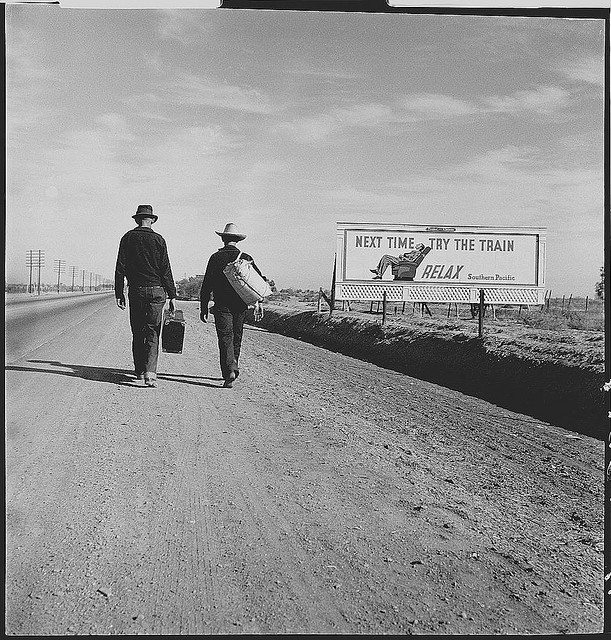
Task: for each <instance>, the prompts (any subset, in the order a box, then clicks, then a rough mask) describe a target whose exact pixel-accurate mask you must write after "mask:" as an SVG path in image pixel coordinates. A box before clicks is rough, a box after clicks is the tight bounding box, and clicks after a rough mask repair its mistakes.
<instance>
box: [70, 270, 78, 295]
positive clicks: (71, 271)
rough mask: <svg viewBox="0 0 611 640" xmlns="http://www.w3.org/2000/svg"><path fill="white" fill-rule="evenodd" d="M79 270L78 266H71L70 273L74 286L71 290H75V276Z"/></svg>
mask: <svg viewBox="0 0 611 640" xmlns="http://www.w3.org/2000/svg"><path fill="white" fill-rule="evenodd" d="M77 272H78V267H70V274H71V275H72V287H71V289H70V291H74V276H75V275H76V274H77Z"/></svg>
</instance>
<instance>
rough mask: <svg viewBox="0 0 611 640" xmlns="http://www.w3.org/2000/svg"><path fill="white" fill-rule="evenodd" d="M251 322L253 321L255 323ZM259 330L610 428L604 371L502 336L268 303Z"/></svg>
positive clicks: (534, 411) (555, 419) (543, 416)
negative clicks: (406, 324)
mask: <svg viewBox="0 0 611 640" xmlns="http://www.w3.org/2000/svg"><path fill="white" fill-rule="evenodd" d="M247 322H251V323H252V324H255V323H254V322H252V321H247ZM256 326H260V327H263V328H265V329H267V330H268V331H272V332H274V333H279V334H282V335H286V336H290V337H293V338H298V339H299V340H303V341H306V342H309V343H311V344H314V345H317V346H319V347H323V348H325V349H329V350H331V351H335V352H338V353H343V354H344V355H348V356H351V357H353V358H358V359H360V360H365V361H368V362H371V363H373V364H376V365H378V366H381V367H384V368H387V369H392V370H394V371H398V372H401V373H405V374H407V375H410V376H412V377H415V378H419V379H422V380H427V381H429V382H433V383H435V384H440V385H443V386H446V387H449V388H452V389H456V390H457V391H460V392H462V393H466V394H468V395H472V396H474V397H478V398H481V399H484V400H487V401H488V402H492V403H494V404H497V405H499V406H502V407H505V408H507V409H510V410H511V411H516V412H518V413H524V414H527V415H530V416H532V417H535V418H538V419H540V420H544V421H546V422H550V423H553V424H555V425H558V426H561V427H564V428H566V429H569V430H571V431H576V432H579V433H581V434H584V435H588V436H591V437H594V438H597V439H604V437H605V429H606V423H607V409H606V406H605V405H606V397H605V396H606V394H605V393H604V392H602V391H601V387H602V385H603V384H604V382H605V380H604V367H601V366H600V363H593V364H585V365H584V364H583V363H575V362H574V359H572V358H570V357H567V356H566V353H563V349H562V348H554V347H553V346H550V347H549V348H547V349H545V350H543V351H542V350H541V349H530V348H529V347H528V345H525V344H520V342H519V341H516V340H513V339H511V338H507V337H503V336H498V335H494V334H493V335H486V334H485V335H484V336H483V337H482V338H481V339H480V338H478V337H477V336H472V335H468V334H467V333H465V332H461V331H447V330H443V329H434V328H429V327H424V328H423V327H419V326H414V327H412V326H405V325H397V324H392V323H387V324H385V325H384V326H382V325H381V323H380V322H379V320H375V319H368V318H366V319H361V318H357V317H353V316H350V315H349V314H344V313H343V312H334V314H333V316H332V317H331V318H329V313H328V312H325V313H318V312H317V311H310V310H308V311H300V310H294V309H285V308H282V307H274V306H271V305H266V306H265V313H264V316H263V318H262V319H261V320H260V321H258V322H256Z"/></svg>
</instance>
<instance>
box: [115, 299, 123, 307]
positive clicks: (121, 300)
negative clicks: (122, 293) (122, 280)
mask: <svg viewBox="0 0 611 640" xmlns="http://www.w3.org/2000/svg"><path fill="white" fill-rule="evenodd" d="M115 300H116V301H117V307H119V309H121V310H123V309H125V298H115Z"/></svg>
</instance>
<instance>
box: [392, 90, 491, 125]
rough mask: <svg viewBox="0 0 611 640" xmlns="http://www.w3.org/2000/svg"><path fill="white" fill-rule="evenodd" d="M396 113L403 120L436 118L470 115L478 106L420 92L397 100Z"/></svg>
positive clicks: (449, 97) (476, 110)
mask: <svg viewBox="0 0 611 640" xmlns="http://www.w3.org/2000/svg"><path fill="white" fill-rule="evenodd" d="M397 107H398V110H397V113H398V114H399V117H400V118H401V119H403V120H408V121H410V120H411V121H418V120H438V119H448V118H456V117H461V116H465V115H472V114H473V113H477V112H478V111H479V109H478V107H477V106H476V105H474V104H472V103H469V102H466V101H465V100H459V99H457V98H454V97H452V96H444V95H439V94H430V93H422V94H416V95H412V96H406V97H404V98H402V99H400V100H399V101H398V102H397Z"/></svg>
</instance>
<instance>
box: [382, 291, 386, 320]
mask: <svg viewBox="0 0 611 640" xmlns="http://www.w3.org/2000/svg"><path fill="white" fill-rule="evenodd" d="M385 322H386V291H383V292H382V324H384V323H385Z"/></svg>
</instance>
